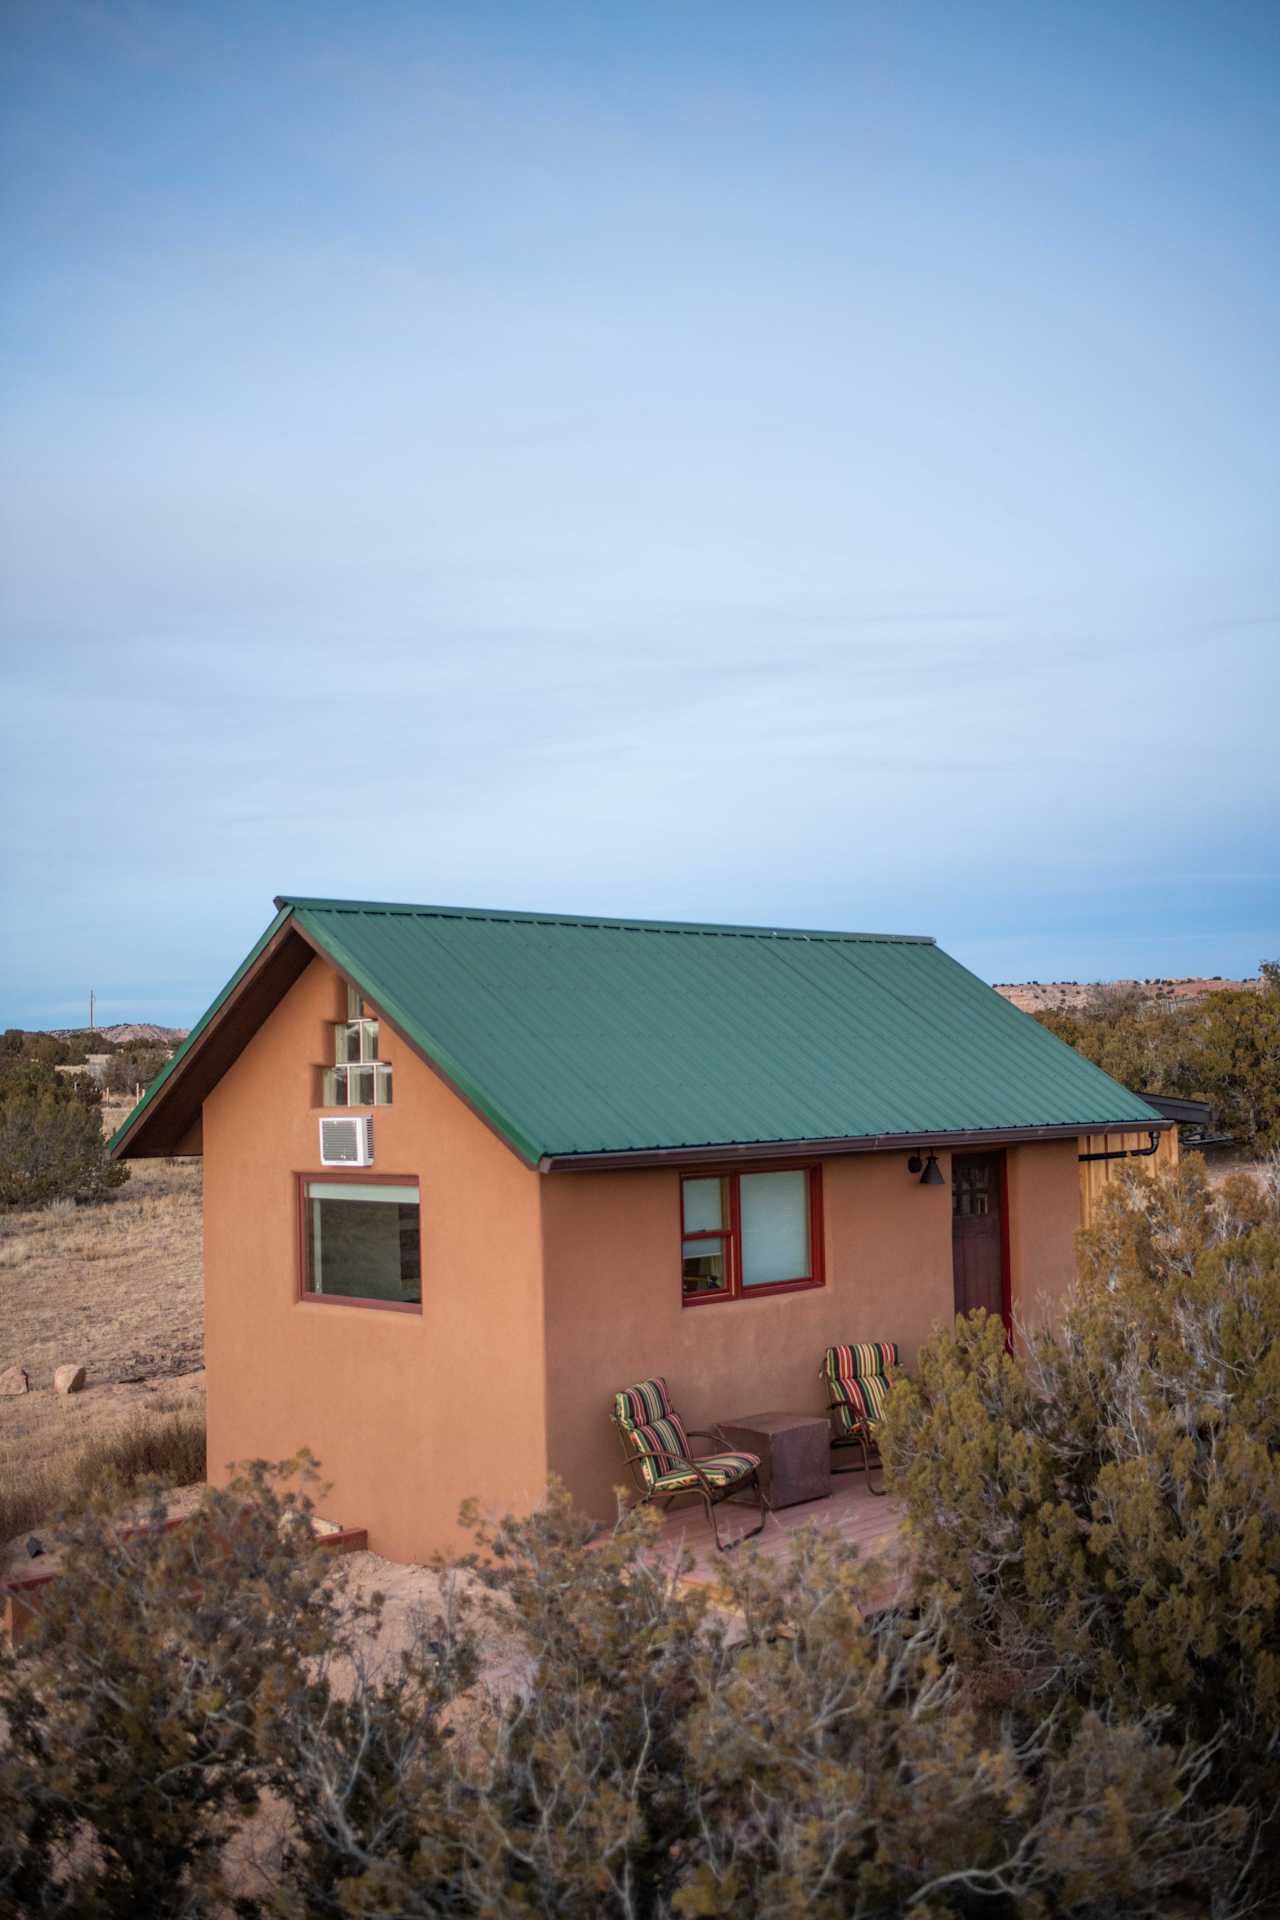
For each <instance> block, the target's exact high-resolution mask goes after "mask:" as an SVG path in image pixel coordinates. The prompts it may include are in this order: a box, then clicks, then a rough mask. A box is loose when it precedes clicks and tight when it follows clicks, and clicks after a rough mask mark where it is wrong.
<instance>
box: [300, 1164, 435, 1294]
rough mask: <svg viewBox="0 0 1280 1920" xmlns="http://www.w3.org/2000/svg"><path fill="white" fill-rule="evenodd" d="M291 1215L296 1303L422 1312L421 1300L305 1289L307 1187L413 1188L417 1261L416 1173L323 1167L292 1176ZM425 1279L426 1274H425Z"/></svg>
mask: <svg viewBox="0 0 1280 1920" xmlns="http://www.w3.org/2000/svg"><path fill="white" fill-rule="evenodd" d="M293 1178H294V1185H295V1188H296V1194H295V1205H294V1216H295V1219H296V1222H297V1259H296V1262H295V1266H296V1296H295V1297H296V1304H297V1305H299V1306H308V1307H359V1308H361V1309H362V1310H364V1311H369V1310H370V1309H371V1310H372V1311H373V1312H374V1313H416V1314H418V1315H419V1316H420V1315H421V1313H422V1302H421V1300H364V1299H362V1298H361V1297H360V1295H359V1294H357V1293H312V1292H311V1290H310V1289H309V1287H308V1286H307V1188H308V1187H309V1186H325V1187H349V1186H361V1187H414V1188H416V1189H417V1194H418V1259H419V1261H421V1260H422V1183H421V1181H420V1180H419V1179H418V1176H417V1174H416V1173H362V1172H360V1171H359V1169H358V1168H354V1167H352V1168H346V1167H323V1168H322V1169H321V1170H320V1172H318V1173H295V1174H294V1176H293ZM424 1278H425V1275H424Z"/></svg>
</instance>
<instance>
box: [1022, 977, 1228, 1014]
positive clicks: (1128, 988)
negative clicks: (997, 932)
mask: <svg viewBox="0 0 1280 1920" xmlns="http://www.w3.org/2000/svg"><path fill="white" fill-rule="evenodd" d="M1257 985H1258V982H1257V980H1222V979H1219V978H1217V977H1216V976H1215V977H1214V978H1213V979H1205V978H1201V977H1196V976H1188V977H1187V978H1185V979H1181V980H1027V981H1023V983H1022V984H1021V985H1020V986H1011V985H1009V984H1007V983H997V985H996V992H997V993H1001V994H1003V995H1004V997H1005V999H1006V1000H1012V1002H1013V1004H1014V1006H1015V1007H1021V1009H1022V1011H1023V1012H1024V1013H1046V1012H1057V1011H1058V1010H1059V1009H1062V1008H1069V1007H1087V1006H1088V1005H1089V1004H1090V1002H1091V1001H1092V1000H1093V999H1094V996H1095V995H1096V994H1097V993H1098V992H1099V991H1100V990H1101V991H1104V992H1106V993H1108V994H1118V993H1131V994H1133V995H1135V997H1136V998H1138V999H1141V1000H1152V1001H1186V1000H1204V999H1206V998H1207V997H1208V996H1209V994H1211V993H1228V992H1232V991H1235V990H1236V989H1238V988H1241V987H1256V986H1257Z"/></svg>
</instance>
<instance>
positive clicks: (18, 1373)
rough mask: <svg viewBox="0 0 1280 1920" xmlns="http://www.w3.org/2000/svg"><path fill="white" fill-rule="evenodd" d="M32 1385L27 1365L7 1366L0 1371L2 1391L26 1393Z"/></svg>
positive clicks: (0, 1387)
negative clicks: (28, 1377) (28, 1376)
mask: <svg viewBox="0 0 1280 1920" xmlns="http://www.w3.org/2000/svg"><path fill="white" fill-rule="evenodd" d="M30 1385H31V1382H30V1381H29V1380H28V1379H27V1370H26V1368H25V1367H6V1368H5V1370H4V1372H3V1373H0V1393H25V1392H26V1391H27V1388H28V1387H29V1386H30Z"/></svg>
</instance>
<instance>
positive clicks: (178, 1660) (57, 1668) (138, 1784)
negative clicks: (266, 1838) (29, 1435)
mask: <svg viewBox="0 0 1280 1920" xmlns="http://www.w3.org/2000/svg"><path fill="white" fill-rule="evenodd" d="M309 1504H310V1503H309V1500H308V1499H307V1497H306V1495H305V1493H304V1494H300V1495H295V1494H289V1493H284V1492H282V1491H281V1490H280V1486H279V1484H278V1481H277V1480H276V1478H275V1477H274V1476H273V1475H272V1474H271V1473H270V1472H269V1471H268V1470H267V1469H265V1468H263V1467H261V1466H259V1467H257V1468H254V1469H251V1470H249V1471H248V1472H247V1473H246V1474H245V1475H244V1476H242V1477H241V1478H239V1479H238V1480H237V1481H235V1482H234V1483H233V1484H232V1485H231V1486H229V1487H228V1488H226V1489H224V1490H221V1491H215V1490H212V1489H211V1490H209V1491H208V1492H207V1494H206V1496H205V1499H204V1502H203V1504H202V1506H201V1508H200V1509H199V1511H198V1512H197V1513H196V1514H194V1515H193V1516H192V1517H191V1518H190V1519H189V1520H187V1521H186V1522H185V1523H184V1524H183V1525H182V1526H179V1527H175V1528H173V1529H170V1530H168V1531H166V1530H164V1529H163V1527H162V1521H163V1508H162V1506H161V1505H160V1504H157V1505H156V1507H155V1509H154V1511H153V1514H152V1520H151V1525H150V1527H149V1528H148V1529H147V1530H144V1531H143V1532H141V1533H134V1534H132V1535H130V1534H129V1533H128V1532H127V1531H126V1530H125V1529H123V1528H122V1527H121V1526H120V1525H119V1523H118V1521H117V1519H116V1518H115V1514H114V1509H113V1507H112V1506H111V1505H110V1503H108V1502H105V1501H97V1502H94V1503H93V1504H91V1505H90V1506H89V1507H88V1508H87V1509H86V1510H85V1512H84V1513H83V1515H82V1516H81V1518H80V1520H79V1521H78V1523H77V1525H76V1527H75V1528H74V1530H73V1531H72V1533H71V1535H70V1537H69V1540H68V1543H67V1546H66V1559H65V1567H64V1571H63V1572H62V1574H61V1576H60V1577H59V1579H58V1580H57V1581H56V1582H55V1583H54V1584H53V1585H52V1586H51V1587H49V1588H48V1589H47V1590H46V1597H45V1599H44V1603H43V1606H42V1610H41V1613H40V1616H39V1618H40V1625H39V1629H38V1631H37V1632H36V1633H35V1635H34V1636H33V1638H32V1639H31V1640H30V1641H29V1642H28V1643H26V1644H25V1645H24V1646H23V1647H21V1648H20V1650H19V1652H18V1653H17V1655H9V1656H6V1657H5V1658H4V1659H3V1660H2V1661H0V1712H2V1713H3V1716H4V1720H5V1723H6V1725H7V1728H8V1738H7V1742H6V1745H5V1747H4V1748H3V1750H2V1751H0V1912H4V1913H22V1914H25V1915H31V1916H35V1915H58V1916H66V1917H67V1920H71V1916H82V1915H84V1916H93V1920H115V1916H119V1917H120V1920H126V1917H128V1920H133V1917H134V1916H137V1915H141V1914H146V1915H147V1916H149V1920H150V1917H152V1916H155V1917H156V1920H165V1917H166V1916H178V1915H182V1916H190V1917H192V1920H194V1916H199V1915H206V1914H208V1915H213V1914H214V1913H216V1912H219V1911H222V1912H225V1911H226V1910H227V1909H226V1906H225V1905H224V1904H221V1896H220V1891H219V1889H220V1866H219V1863H220V1856H221V1850H222V1848H223V1845H224V1843H225V1841H226V1840H227V1838H228V1837H229V1835H230V1834H231V1833H233V1832H234V1831H235V1830H236V1829H237V1828H238V1827H239V1826H240V1825H241V1824H242V1822H243V1819H244V1816H245V1813H246V1811H247V1810H248V1809H249V1808H251V1807H252V1806H253V1804H254V1801H255V1798H256V1796H257V1794H258V1792H259V1790H260V1789H261V1788H262V1787H264V1786H266V1785H268V1784H270V1778H271V1774H270V1767H269V1766H268V1765H267V1764H266V1762H265V1761H264V1758H263V1748H264V1744H265V1743H264V1742H263V1741H262V1738H261V1734H262V1727H263V1723H264V1722H265V1721H268V1720H269V1719H270V1718H271V1716H272V1715H273V1714H275V1713H277V1712H281V1713H286V1714H287V1713H288V1712H289V1711H290V1709H291V1708H292V1711H293V1715H294V1717H295V1718H298V1717H305V1716H300V1715H299V1713H298V1709H297V1705H296V1701H297V1698H298V1697H299V1696H305V1695H306V1692H307V1689H308V1687H309V1686H310V1685H311V1684H313V1683H312V1680H311V1678H310V1669H309V1667H308V1663H309V1662H314V1663H317V1671H319V1672H323V1670H324V1666H325V1663H326V1661H327V1659H328V1655H329V1649H330V1646H331V1644H333V1643H334V1642H335V1641H336V1640H337V1639H338V1638H339V1635H338V1632H337V1628H336V1622H335V1615H334V1607H333V1604H332V1601H331V1599H330V1597H329V1595H328V1594H327V1592H326V1590H325V1588H324V1587H323V1585H322V1583H321V1560H320V1556H319V1554H318V1552H317V1550H316V1548H315V1545H314V1541H313V1539H312V1537H311V1534H310V1530H309V1528H308V1527H307V1526H306V1525H305V1518H306V1514H307V1512H308V1511H309ZM299 1521H301V1522H303V1524H297V1523H298V1522H299Z"/></svg>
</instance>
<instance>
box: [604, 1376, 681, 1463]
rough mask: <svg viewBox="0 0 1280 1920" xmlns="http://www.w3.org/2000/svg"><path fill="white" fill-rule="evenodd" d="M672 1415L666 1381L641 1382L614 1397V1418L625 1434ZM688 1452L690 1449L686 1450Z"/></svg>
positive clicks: (625, 1388) (624, 1389)
mask: <svg viewBox="0 0 1280 1920" xmlns="http://www.w3.org/2000/svg"><path fill="white" fill-rule="evenodd" d="M670 1413H671V1398H670V1395H669V1394H668V1392H667V1383H666V1381H665V1380H661V1379H660V1380H641V1381H639V1382H638V1384H637V1385H636V1386H634V1387H624V1388H623V1389H622V1392H621V1393H615V1394H614V1396H613V1417H614V1419H615V1420H616V1421H617V1423H618V1425H619V1426H620V1427H621V1428H622V1431H623V1432H624V1433H630V1432H631V1431H632V1429H633V1428H635V1427H643V1426H647V1425H649V1424H650V1423H651V1422H652V1421H654V1420H665V1419H667V1418H668V1416H669V1415H670ZM685 1452H686V1453H687V1452H688V1448H687V1447H686V1448H685Z"/></svg>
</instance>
